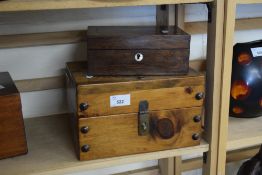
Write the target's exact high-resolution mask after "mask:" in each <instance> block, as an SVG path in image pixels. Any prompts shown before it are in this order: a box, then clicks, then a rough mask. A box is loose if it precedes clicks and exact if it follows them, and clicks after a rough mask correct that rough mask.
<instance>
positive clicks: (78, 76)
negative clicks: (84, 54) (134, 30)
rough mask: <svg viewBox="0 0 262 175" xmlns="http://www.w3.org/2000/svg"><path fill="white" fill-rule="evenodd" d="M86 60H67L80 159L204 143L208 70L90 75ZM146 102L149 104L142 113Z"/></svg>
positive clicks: (71, 103)
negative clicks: (141, 75)
mask: <svg viewBox="0 0 262 175" xmlns="http://www.w3.org/2000/svg"><path fill="white" fill-rule="evenodd" d="M85 64H86V62H78V63H68V64H67V95H68V104H69V107H70V111H71V113H72V115H71V116H72V117H71V124H72V128H73V135H74V140H75V146H76V150H77V155H78V157H79V159H80V160H92V159H99V158H106V157H114V156H122V155H130V154H138V153H146V152H152V151H160V150H166V149H174V148H182V147H187V146H194V145H199V144H200V135H201V132H202V128H201V113H202V104H203V92H204V76H203V75H201V74H199V73H197V72H195V71H193V70H190V72H189V74H188V75H186V76H146V77H143V78H141V77H138V76H98V77H93V78H90V77H87V75H86V67H85ZM128 98H129V99H128ZM145 101H147V104H148V109H147V110H145V111H146V112H145V111H144V112H141V111H142V110H141V109H142V107H143V105H145V104H146V103H145ZM118 102H119V103H118ZM141 104H142V107H141ZM139 111H140V112H139ZM145 116H146V117H145ZM143 117H145V118H143ZM146 118H147V119H148V120H146ZM141 128H142V130H143V129H145V131H147V132H145V133H144V132H141ZM147 128H148V130H147Z"/></svg>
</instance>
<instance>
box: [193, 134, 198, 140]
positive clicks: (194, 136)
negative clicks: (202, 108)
mask: <svg viewBox="0 0 262 175" xmlns="http://www.w3.org/2000/svg"><path fill="white" fill-rule="evenodd" d="M192 139H193V140H199V139H200V135H199V134H198V133H196V134H193V135H192Z"/></svg>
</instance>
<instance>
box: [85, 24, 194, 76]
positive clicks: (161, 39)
mask: <svg viewBox="0 0 262 175" xmlns="http://www.w3.org/2000/svg"><path fill="white" fill-rule="evenodd" d="M189 53H190V35H189V34H187V33H186V32H184V31H182V30H181V29H179V28H178V27H175V26H172V27H171V26H170V27H158V26H138V27H137V26H132V27H131V26H128V27H127V26H122V27H119V26H115V27H108V26H105V27H101V26H100V27H95V26H93V27H92V26H91V27H88V32H87V63H88V66H87V67H88V68H87V73H88V75H185V74H187V73H188V69H189Z"/></svg>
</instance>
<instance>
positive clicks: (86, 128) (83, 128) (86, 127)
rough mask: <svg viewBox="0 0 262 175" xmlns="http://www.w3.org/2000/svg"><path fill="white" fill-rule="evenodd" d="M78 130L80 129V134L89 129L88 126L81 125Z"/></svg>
mask: <svg viewBox="0 0 262 175" xmlns="http://www.w3.org/2000/svg"><path fill="white" fill-rule="evenodd" d="M80 131H81V133H82V134H86V133H88V131H89V127H88V126H83V127H82V128H81V129H80Z"/></svg>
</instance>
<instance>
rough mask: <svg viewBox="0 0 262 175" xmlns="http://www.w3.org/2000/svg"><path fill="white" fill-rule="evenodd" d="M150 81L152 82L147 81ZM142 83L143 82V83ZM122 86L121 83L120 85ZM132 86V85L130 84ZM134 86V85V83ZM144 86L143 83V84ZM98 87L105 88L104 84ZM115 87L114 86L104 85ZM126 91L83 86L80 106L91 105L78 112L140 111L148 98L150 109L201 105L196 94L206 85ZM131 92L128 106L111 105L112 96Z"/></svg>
mask: <svg viewBox="0 0 262 175" xmlns="http://www.w3.org/2000/svg"><path fill="white" fill-rule="evenodd" d="M145 83H148V84H149V83H150V82H145ZM141 84H142V83H141ZM119 86H121V85H119ZM130 86H132V85H130ZM133 86H134V85H133ZM142 86H143V84H142ZM97 88H103V87H102V86H100V87H97ZM104 88H110V89H111V88H112V89H113V88H114V87H112V86H111V87H108V86H106V87H104ZM135 88H136V87H135V86H134V89H133V90H129V89H127V90H125V91H113V92H108V89H105V92H104V93H95V92H92V91H89V92H88V91H86V90H85V89H84V87H83V86H80V87H79V88H78V98H77V104H78V106H79V105H80V104H81V103H88V104H89V107H88V109H87V110H85V111H81V110H80V109H79V108H78V114H79V115H80V116H81V117H92V116H99V115H112V114H125V113H131V112H138V105H139V102H140V101H142V100H147V101H148V103H149V110H150V111H152V110H164V109H173V108H183V107H192V106H201V105H202V104H203V100H196V98H195V96H196V94H197V93H198V92H204V86H203V85H199V86H187V87H173V88H159V89H158V88H155V89H153V88H152V89H142V90H139V89H135ZM187 88H189V89H191V90H192V93H187V92H186V91H187ZM124 94H130V101H131V104H130V105H128V106H120V107H111V106H110V96H114V95H124Z"/></svg>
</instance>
